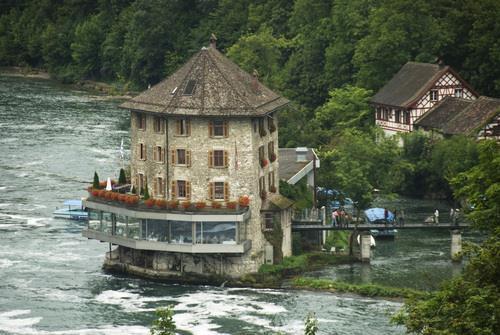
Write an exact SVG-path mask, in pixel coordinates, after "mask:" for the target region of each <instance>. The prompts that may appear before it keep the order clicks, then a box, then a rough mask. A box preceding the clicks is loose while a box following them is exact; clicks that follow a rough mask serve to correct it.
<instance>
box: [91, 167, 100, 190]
mask: <svg viewBox="0 0 500 335" xmlns="http://www.w3.org/2000/svg"><path fill="white" fill-rule="evenodd" d="M99 186H100V182H99V176H98V175H97V171H94V182H93V183H92V188H95V189H98V188H99Z"/></svg>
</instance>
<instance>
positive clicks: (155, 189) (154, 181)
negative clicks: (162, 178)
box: [153, 178, 158, 195]
mask: <svg viewBox="0 0 500 335" xmlns="http://www.w3.org/2000/svg"><path fill="white" fill-rule="evenodd" d="M153 188H154V192H155V195H157V194H158V178H155V179H154V180H153Z"/></svg>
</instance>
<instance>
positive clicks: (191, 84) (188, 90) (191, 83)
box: [182, 79, 196, 95]
mask: <svg viewBox="0 0 500 335" xmlns="http://www.w3.org/2000/svg"><path fill="white" fill-rule="evenodd" d="M195 88H196V80H192V79H191V80H189V81H188V83H187V85H186V88H185V89H184V92H183V93H182V95H193V94H194V90H195Z"/></svg>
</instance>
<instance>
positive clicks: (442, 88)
mask: <svg viewBox="0 0 500 335" xmlns="http://www.w3.org/2000/svg"><path fill="white" fill-rule="evenodd" d="M447 96H454V97H457V98H462V99H466V100H474V99H476V98H477V97H478V94H477V93H476V92H475V91H474V89H472V87H471V86H470V85H469V84H468V83H467V82H466V81H465V80H463V79H462V78H461V77H460V75H459V74H458V73H456V72H455V70H453V69H452V68H451V67H449V66H446V65H443V64H428V63H416V62H408V63H406V64H405V65H404V66H403V67H402V68H401V69H400V70H399V71H398V73H396V74H395V75H394V77H392V79H391V80H390V81H389V82H388V83H387V84H386V85H385V86H384V87H382V88H381V89H380V90H379V91H378V92H377V94H375V95H374V96H373V98H372V100H371V105H372V106H373V107H374V109H375V124H377V125H378V126H380V127H381V128H382V129H383V130H384V132H385V133H386V134H387V135H394V134H396V133H402V132H403V133H404V132H410V131H413V124H414V123H415V121H416V120H417V119H418V118H419V117H421V116H422V115H424V114H425V113H426V112H427V111H428V110H429V109H431V108H432V107H433V106H434V105H436V104H437V103H438V102H439V101H441V100H442V99H443V98H444V97H447Z"/></svg>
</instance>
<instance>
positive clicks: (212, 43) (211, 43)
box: [210, 33, 217, 49]
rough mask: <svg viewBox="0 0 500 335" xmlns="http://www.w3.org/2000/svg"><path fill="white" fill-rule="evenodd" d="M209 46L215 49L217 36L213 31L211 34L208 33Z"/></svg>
mask: <svg viewBox="0 0 500 335" xmlns="http://www.w3.org/2000/svg"><path fill="white" fill-rule="evenodd" d="M210 47H211V48H214V49H217V37H216V36H215V34H214V33H212V35H210Z"/></svg>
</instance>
